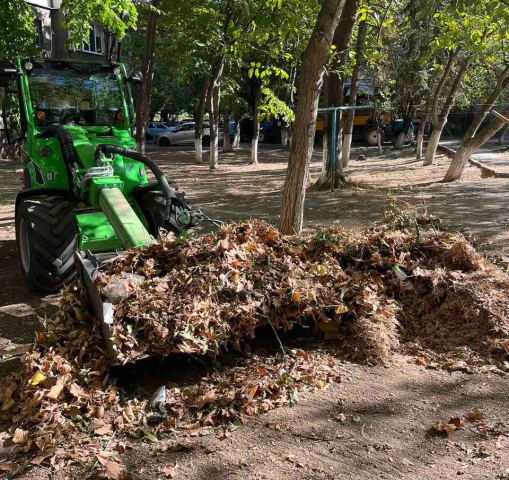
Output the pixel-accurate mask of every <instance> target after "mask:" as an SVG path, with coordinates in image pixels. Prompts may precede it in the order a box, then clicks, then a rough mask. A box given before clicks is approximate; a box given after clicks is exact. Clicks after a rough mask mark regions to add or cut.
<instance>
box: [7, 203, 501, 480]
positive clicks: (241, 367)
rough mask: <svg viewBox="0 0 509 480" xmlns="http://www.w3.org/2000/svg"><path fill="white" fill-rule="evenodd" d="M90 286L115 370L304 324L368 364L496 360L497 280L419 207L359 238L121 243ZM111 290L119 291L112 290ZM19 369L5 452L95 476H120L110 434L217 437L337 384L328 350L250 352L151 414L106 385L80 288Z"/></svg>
mask: <svg viewBox="0 0 509 480" xmlns="http://www.w3.org/2000/svg"><path fill="white" fill-rule="evenodd" d="M96 281H97V288H98V289H99V291H101V292H102V294H103V296H104V300H105V301H113V302H114V309H115V320H114V325H113V339H114V344H115V348H116V350H117V355H118V358H119V359H120V360H121V361H122V362H124V363H129V362H133V361H136V360H138V359H142V358H144V357H147V356H152V355H171V354H172V353H174V352H180V353H186V354H192V355H195V356H197V355H209V356H217V355H219V354H221V353H223V352H225V351H226V350H228V349H231V350H234V351H235V350H236V351H240V350H242V351H244V352H246V351H248V350H249V347H248V344H249V342H250V341H252V340H253V339H255V337H256V334H257V329H259V328H260V327H267V326H269V327H270V329H271V330H272V331H273V332H274V334H275V335H277V336H278V339H279V336H281V337H282V336H284V334H285V333H286V332H289V331H291V330H293V329H301V330H299V331H303V332H306V331H307V332H310V333H312V334H314V335H319V336H321V337H323V338H325V339H330V340H331V344H332V345H334V348H337V349H341V351H342V353H343V355H347V356H349V357H350V358H351V359H353V360H357V361H364V362H369V363H372V364H380V363H382V364H384V363H387V362H389V361H390V357H391V355H392V353H394V352H396V351H404V352H406V353H411V354H414V355H415V358H416V361H417V362H418V363H421V364H424V365H426V366H428V367H434V368H446V369H450V370H455V369H463V370H466V371H474V370H475V369H479V368H484V367H486V366H487V365H488V366H489V367H490V368H491V367H493V368H497V369H500V370H504V368H505V366H506V365H507V359H508V354H509V325H508V318H509V300H508V298H507V291H509V277H508V276H507V274H506V273H505V272H503V271H502V270H501V269H499V268H498V267H497V266H496V265H494V264H493V263H491V262H489V261H488V260H486V259H485V258H484V257H482V256H481V255H480V254H479V253H477V252H476V251H475V249H474V248H473V247H472V246H471V245H470V244H469V242H468V241H467V239H466V238H465V237H463V236H462V235H459V234H455V233H449V232H443V231H440V230H439V228H438V222H437V220H436V219H433V218H432V217H429V216H428V215H426V214H423V213H422V212H417V211H416V210H406V211H402V210H392V211H391V212H389V213H387V214H386V215H385V217H384V219H383V221H382V222H381V223H379V224H377V225H375V226H374V227H373V228H370V229H368V230H365V231H362V232H348V231H345V230H343V229H341V228H319V229H314V230H310V231H307V232H306V235H304V236H302V237H300V238H299V237H284V236H281V235H280V234H279V233H278V232H277V231H276V230H274V229H273V228H272V227H271V226H270V225H268V224H266V223H264V222H261V221H248V222H242V223H234V224H229V225H225V226H223V227H222V228H221V229H220V230H219V232H218V233H216V234H213V235H212V234H211V235H208V236H204V237H200V238H184V239H180V238H179V239H177V238H174V237H172V236H168V237H166V238H164V239H163V240H161V241H159V242H157V243H155V244H153V245H150V246H148V247H143V248H136V249H132V250H129V251H128V252H126V253H125V254H123V255H122V256H120V257H119V258H118V259H117V260H116V261H115V262H113V263H110V264H108V265H106V266H104V267H103V268H102V269H101V272H100V275H99V276H98V278H97V280H96ZM112 285H122V289H123V291H121V292H120V295H119V294H118V293H119V289H118V288H115V289H113V288H109V286H112ZM112 291H114V293H115V295H112V294H111V292H112ZM281 346H282V345H281ZM244 347H245V348H244ZM23 366H24V371H23V372H21V373H19V374H16V375H13V376H11V377H8V378H7V379H4V380H3V382H2V385H1V390H0V401H1V411H0V418H1V419H3V420H8V421H11V422H12V427H11V435H12V438H11V442H12V444H14V445H15V446H16V448H17V449H18V450H21V451H23V452H29V453H32V455H34V459H33V461H32V463H34V464H41V463H43V462H46V463H49V464H50V465H51V466H52V467H53V468H55V469H60V468H64V467H66V466H67V465H69V464H72V463H80V462H81V463H83V462H86V461H89V462H94V465H96V468H97V469H98V470H99V473H100V474H101V475H103V477H105V478H128V475H127V474H126V473H125V471H124V469H123V467H122V466H121V465H120V464H119V463H118V451H121V449H120V450H118V449H117V448H116V447H117V446H116V445H115V443H114V441H113V439H114V437H115V435H119V434H128V435H132V436H135V437H137V438H143V439H145V440H146V441H157V439H158V437H160V436H162V435H164V434H165V432H171V433H172V434H174V433H175V432H180V434H181V435H189V436H196V435H202V434H207V433H210V432H211V431H215V432H216V433H217V434H218V435H219V436H220V437H221V436H222V437H226V436H229V434H230V432H231V431H232V430H233V429H235V428H236V425H238V424H240V423H242V422H243V421H244V420H245V418H246V417H248V416H251V415H257V414H260V413H263V412H266V411H269V410H271V409H273V408H277V407H279V406H281V405H288V404H290V405H291V404H293V403H294V402H295V401H296V400H297V399H298V396H299V393H300V392H302V391H304V390H309V389H321V388H324V387H325V386H326V385H327V384H328V383H330V382H331V381H340V375H339V373H338V368H337V362H336V360H335V358H334V356H333V355H331V354H330V353H328V352H326V351H323V350H320V349H318V348H316V349H315V350H313V351H311V352H310V351H309V350H307V351H304V350H301V349H298V348H294V349H284V353H283V355H281V354H278V355H272V356H271V355H268V356H262V355H257V354H247V355H244V358H242V357H241V358H240V359H239V361H238V362H237V364H236V365H235V366H228V365H227V366H222V367H220V368H215V369H214V370H213V371H211V372H209V373H208V374H207V375H206V376H204V377H202V378H201V379H200V380H199V381H197V382H195V383H194V384H191V385H187V386H185V387H182V386H175V385H171V384H167V385H166V388H165V389H164V392H163V394H164V401H161V400H159V401H158V402H157V406H156V407H157V408H151V400H150V398H136V397H135V396H133V395H132V394H131V395H129V394H128V393H127V392H124V391H121V390H119V389H118V388H117V386H116V385H115V382H114V381H112V380H111V379H110V377H109V368H108V356H107V353H106V350H105V347H104V342H103V339H102V337H101V326H100V324H99V322H98V321H97V320H96V319H95V318H94V317H93V316H91V315H90V314H89V313H88V310H87V302H86V298H85V296H84V291H83V290H82V289H81V288H80V287H78V286H74V287H71V288H69V289H66V290H65V291H64V294H63V297H62V301H61V308H60V311H59V312H58V313H57V314H56V315H55V316H54V317H53V318H51V319H49V320H46V321H45V322H44V324H43V326H42V328H41V330H40V331H39V332H38V333H37V336H36V341H35V344H34V347H33V348H32V349H31V350H30V351H29V352H28V353H26V354H25V355H24V357H23ZM159 396H160V395H159ZM154 412H157V413H154ZM163 412H164V413H163ZM447 425H453V426H456V428H458V427H457V425H456V424H455V423H454V422H453V423H447ZM444 428H445V430H446V431H447V427H444ZM117 450H118V451H117Z"/></svg>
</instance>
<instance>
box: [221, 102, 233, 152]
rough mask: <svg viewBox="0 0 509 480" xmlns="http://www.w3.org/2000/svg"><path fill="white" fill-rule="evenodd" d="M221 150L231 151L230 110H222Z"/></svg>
mask: <svg viewBox="0 0 509 480" xmlns="http://www.w3.org/2000/svg"><path fill="white" fill-rule="evenodd" d="M223 123H224V124H223V152H224V153H228V152H233V146H232V142H230V112H229V111H228V110H227V109H225V110H224V111H223Z"/></svg>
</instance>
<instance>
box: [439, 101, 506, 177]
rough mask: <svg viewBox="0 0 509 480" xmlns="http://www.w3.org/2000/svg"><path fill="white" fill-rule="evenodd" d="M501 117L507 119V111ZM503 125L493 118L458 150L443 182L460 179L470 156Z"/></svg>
mask: <svg viewBox="0 0 509 480" xmlns="http://www.w3.org/2000/svg"><path fill="white" fill-rule="evenodd" d="M503 115H504V116H505V117H506V118H507V117H508V116H509V110H507V111H505V112H504V113H503ZM504 125H507V124H506V123H505V122H504V121H503V120H500V119H498V118H494V119H493V120H491V121H490V122H489V123H488V124H486V125H485V126H484V127H482V128H481V129H480V130H479V131H478V133H477V135H475V136H474V137H472V138H470V139H469V140H467V141H466V142H464V143H463V145H462V146H461V147H460V148H459V149H458V151H457V152H456V155H454V158H453V159H452V162H451V165H450V166H449V169H448V170H447V173H446V174H445V177H444V182H452V181H454V180H457V179H458V178H460V177H461V174H462V173H463V169H464V168H465V165H466V164H467V162H468V159H469V158H470V157H471V156H472V154H473V153H474V152H475V151H476V150H477V149H478V148H480V147H482V146H483V145H484V144H485V143H486V142H487V141H488V140H489V139H490V138H491V137H493V135H495V134H496V133H497V132H498V131H499V130H500V129H501V128H502V127H503V126H504Z"/></svg>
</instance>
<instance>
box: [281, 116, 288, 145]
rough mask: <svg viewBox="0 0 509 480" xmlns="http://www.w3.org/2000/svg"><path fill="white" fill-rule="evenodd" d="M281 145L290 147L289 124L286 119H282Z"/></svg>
mask: <svg viewBox="0 0 509 480" xmlns="http://www.w3.org/2000/svg"><path fill="white" fill-rule="evenodd" d="M281 146H282V147H283V148H287V147H288V125H287V124H286V122H285V121H284V120H282V121H281Z"/></svg>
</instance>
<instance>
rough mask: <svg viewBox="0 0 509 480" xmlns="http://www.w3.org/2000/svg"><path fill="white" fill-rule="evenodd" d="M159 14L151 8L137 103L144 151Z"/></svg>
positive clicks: (138, 133)
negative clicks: (141, 80) (141, 81)
mask: <svg viewBox="0 0 509 480" xmlns="http://www.w3.org/2000/svg"><path fill="white" fill-rule="evenodd" d="M159 3H160V0H153V1H152V6H153V7H157V6H158V5H159ZM158 17H159V14H158V13H157V10H156V9H155V8H153V9H151V10H150V14H149V19H148V25H147V34H146V40H145V46H144V49H143V62H142V67H141V73H142V75H143V83H142V84H141V91H140V94H139V97H138V102H137V104H136V143H137V144H138V147H139V149H140V151H141V152H142V153H144V152H145V127H146V124H147V121H148V119H149V114H150V101H151V99H152V86H153V82H154V61H155V46H156V32H157V19H158Z"/></svg>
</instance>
